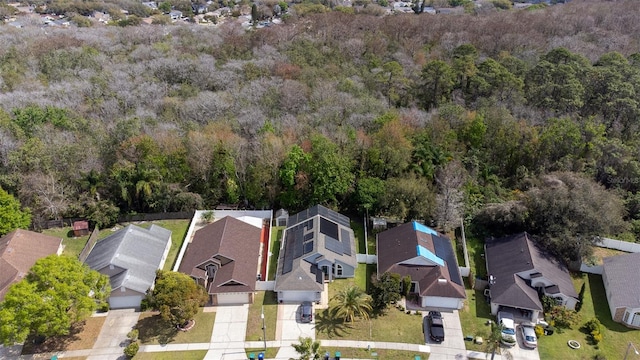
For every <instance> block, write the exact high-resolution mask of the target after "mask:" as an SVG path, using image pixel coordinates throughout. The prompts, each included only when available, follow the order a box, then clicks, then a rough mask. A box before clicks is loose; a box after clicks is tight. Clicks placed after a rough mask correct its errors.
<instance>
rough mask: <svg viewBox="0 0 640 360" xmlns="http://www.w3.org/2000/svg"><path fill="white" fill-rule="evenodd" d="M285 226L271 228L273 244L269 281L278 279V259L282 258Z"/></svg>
mask: <svg viewBox="0 0 640 360" xmlns="http://www.w3.org/2000/svg"><path fill="white" fill-rule="evenodd" d="M284 229H285V228H284V226H274V227H272V228H271V243H270V244H269V251H271V259H269V271H268V274H267V277H268V280H275V279H276V271H277V270H278V257H279V256H280V246H281V245H282V236H283V235H284Z"/></svg>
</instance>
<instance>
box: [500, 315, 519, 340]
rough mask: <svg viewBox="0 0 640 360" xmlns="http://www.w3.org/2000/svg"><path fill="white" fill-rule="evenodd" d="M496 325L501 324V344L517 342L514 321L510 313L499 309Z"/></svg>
mask: <svg viewBox="0 0 640 360" xmlns="http://www.w3.org/2000/svg"><path fill="white" fill-rule="evenodd" d="M498 326H502V340H501V341H500V342H501V343H502V344H503V345H505V346H509V347H511V346H514V345H515V344H517V343H518V340H517V339H516V322H515V320H514V319H513V314H512V313H510V312H506V311H499V312H498Z"/></svg>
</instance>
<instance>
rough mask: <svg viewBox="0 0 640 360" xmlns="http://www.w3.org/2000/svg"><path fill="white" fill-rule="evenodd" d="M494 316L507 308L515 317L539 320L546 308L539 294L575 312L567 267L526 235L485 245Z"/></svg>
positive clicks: (488, 240)
mask: <svg viewBox="0 0 640 360" xmlns="http://www.w3.org/2000/svg"><path fill="white" fill-rule="evenodd" d="M485 257H486V260H487V274H489V296H490V297H491V313H492V314H493V315H496V314H497V313H498V311H499V310H500V309H501V308H507V309H508V310H511V311H512V312H515V315H522V317H524V318H529V319H533V320H535V319H537V318H538V316H539V315H540V312H542V310H543V307H542V303H541V301H540V295H547V296H550V297H552V298H554V299H555V300H556V302H557V304H558V305H563V306H564V307H565V308H567V309H574V308H575V306H576V303H577V302H578V294H577V293H576V290H575V288H574V287H573V282H572V281H571V276H570V275H569V271H568V270H567V268H566V267H565V266H563V265H562V264H561V263H560V262H559V261H558V260H556V259H555V258H553V257H552V256H551V255H549V254H547V253H545V252H544V251H542V250H541V249H539V248H538V246H537V245H536V244H535V243H534V242H533V241H532V240H531V238H530V236H529V234H527V233H526V232H523V233H520V234H516V235H510V236H505V237H502V238H498V239H493V238H491V239H487V241H486V242H485Z"/></svg>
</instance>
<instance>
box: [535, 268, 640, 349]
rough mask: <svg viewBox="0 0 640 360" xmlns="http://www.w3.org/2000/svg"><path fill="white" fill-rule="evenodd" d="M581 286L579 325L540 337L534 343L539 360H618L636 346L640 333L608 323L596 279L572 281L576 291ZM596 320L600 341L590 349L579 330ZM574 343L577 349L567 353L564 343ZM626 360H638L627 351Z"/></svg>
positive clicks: (602, 293)
mask: <svg viewBox="0 0 640 360" xmlns="http://www.w3.org/2000/svg"><path fill="white" fill-rule="evenodd" d="M583 282H584V283H585V292H584V300H583V306H582V309H581V310H580V322H579V324H578V325H577V326H574V328H573V329H569V330H562V332H559V331H557V330H556V332H555V333H554V334H553V335H550V336H543V337H542V338H540V339H539V340H538V347H539V351H540V358H541V359H553V358H558V356H560V354H562V355H561V357H562V358H563V359H567V360H572V359H593V358H594V357H595V356H596V355H602V356H604V357H606V359H610V360H612V359H622V358H623V357H624V355H625V351H626V349H627V346H628V344H629V342H632V343H633V344H636V347H638V343H640V330H632V329H629V328H627V327H625V326H623V325H621V324H619V323H616V322H614V321H613V320H612V319H611V313H610V312H609V305H608V303H607V297H606V293H605V290H604V285H603V283H602V276H600V275H593V274H589V275H584V276H580V277H577V278H575V279H574V285H575V287H576V289H580V287H581V286H582V283H583ZM594 317H595V318H597V319H598V320H600V322H601V323H602V325H603V327H604V329H603V340H602V341H601V342H600V344H598V345H591V344H589V342H588V341H587V334H586V333H584V332H582V331H581V330H580V329H579V328H580V327H581V326H582V325H583V324H584V323H585V322H587V321H589V320H591V319H593V318H594ZM569 340H577V341H578V342H580V348H579V349H575V350H574V349H571V348H570V347H569V346H568V345H567V341H569ZM631 354H632V355H633V356H631V357H630V358H629V359H630V360H631V359H640V357H638V356H636V355H635V354H633V350H631Z"/></svg>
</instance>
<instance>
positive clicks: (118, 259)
mask: <svg viewBox="0 0 640 360" xmlns="http://www.w3.org/2000/svg"><path fill="white" fill-rule="evenodd" d="M170 248H171V231H170V230H167V229H165V228H162V227H160V226H157V225H151V227H149V229H144V228H141V227H139V226H135V225H128V226H127V227H125V228H123V229H120V230H118V231H117V232H115V233H113V234H111V235H109V236H108V237H106V238H104V239H102V240H100V241H98V242H97V243H96V245H95V246H94V247H93V249H91V252H90V253H89V256H87V259H86V260H85V261H84V262H85V264H87V265H88V266H89V267H90V268H92V269H93V270H96V271H98V272H100V273H101V274H104V275H107V276H109V280H110V282H111V295H110V296H109V307H110V308H112V309H122V308H139V307H140V302H141V301H142V299H143V298H144V297H145V295H146V293H147V291H148V290H150V289H153V286H154V284H155V281H156V271H157V270H159V269H162V268H163V266H164V263H165V261H166V260H167V255H168V254H169V249H170Z"/></svg>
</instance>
